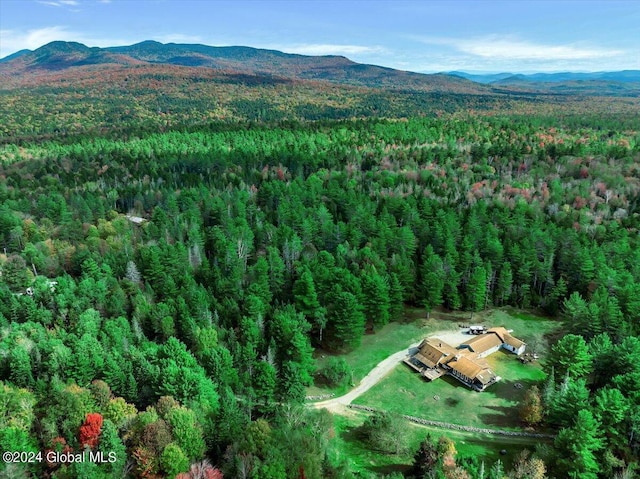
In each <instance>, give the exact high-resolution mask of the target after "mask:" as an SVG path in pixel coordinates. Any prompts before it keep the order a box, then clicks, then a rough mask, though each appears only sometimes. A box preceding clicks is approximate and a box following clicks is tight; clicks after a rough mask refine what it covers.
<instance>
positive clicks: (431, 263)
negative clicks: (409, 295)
mask: <svg viewBox="0 0 640 479" xmlns="http://www.w3.org/2000/svg"><path fill="white" fill-rule="evenodd" d="M420 271H421V275H422V281H421V284H420V290H419V291H420V294H421V300H422V304H423V305H424V307H425V309H426V310H427V318H429V315H430V314H431V311H432V310H433V308H435V307H436V306H440V305H441V304H442V301H443V299H442V291H443V289H444V284H445V277H446V275H445V272H444V269H443V264H442V259H440V257H439V256H438V255H437V254H436V253H435V252H434V251H433V247H432V246H431V245H427V247H426V248H425V251H424V255H423V260H422V267H421V269H420Z"/></svg>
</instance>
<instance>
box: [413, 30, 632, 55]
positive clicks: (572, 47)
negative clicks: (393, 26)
mask: <svg viewBox="0 0 640 479" xmlns="http://www.w3.org/2000/svg"><path fill="white" fill-rule="evenodd" d="M414 39H417V40H419V41H421V42H423V43H426V44H430V45H443V46H449V47H452V48H454V49H456V50H458V51H460V52H462V53H466V54H469V55H473V56H476V57H481V58H487V59H495V60H543V61H544V60H546V61H562V60H596V59H600V58H610V57H612V56H619V55H622V54H623V53H624V51H623V50H613V49H606V48H599V47H593V46H588V45H582V46H581V45H579V44H577V43H569V44H564V45H552V44H544V43H535V42H529V41H526V40H520V39H518V38H515V37H511V36H498V35H488V36H484V37H477V38H470V39H467V38H464V39H462V38H430V37H414Z"/></svg>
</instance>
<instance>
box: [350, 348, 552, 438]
mask: <svg viewBox="0 0 640 479" xmlns="http://www.w3.org/2000/svg"><path fill="white" fill-rule="evenodd" d="M487 361H488V362H489V364H490V365H491V367H492V369H493V370H494V371H495V373H496V374H498V375H499V376H501V377H502V379H501V380H500V381H499V382H498V383H497V384H494V385H492V386H490V387H489V388H487V390H486V391H483V392H480V393H479V392H476V391H473V390H470V389H469V388H467V387H466V386H464V385H463V384H462V383H460V382H458V381H457V380H455V379H453V378H452V377H450V376H444V377H442V378H439V379H436V380H435V381H433V382H427V381H425V380H424V379H423V378H422V377H421V376H420V375H419V374H418V373H416V372H415V371H414V370H412V369H410V368H409V367H407V366H406V365H404V364H400V365H398V366H397V367H396V368H395V370H394V371H393V372H392V373H391V374H390V375H389V376H387V377H386V378H384V379H383V380H382V381H380V382H379V383H378V384H377V385H375V386H374V387H373V388H371V389H370V390H369V391H367V392H366V393H365V394H363V395H362V396H360V397H359V398H357V399H356V400H355V401H354V404H364V405H367V406H371V407H375V408H379V409H383V410H386V411H392V412H396V413H399V414H407V415H410V416H417V417H422V418H425V419H431V420H434V421H442V422H449V423H453V424H461V425H465V426H476V427H489V428H505V429H520V428H521V423H520V420H519V418H518V404H519V402H520V400H521V399H522V398H523V397H524V394H525V391H526V390H527V389H528V388H529V387H531V386H532V385H533V384H536V383H539V382H540V381H542V380H543V379H544V373H543V372H542V370H541V369H540V366H539V365H536V364H522V363H520V361H518V360H517V359H516V357H515V356H514V355H512V354H510V353H507V352H502V351H499V352H497V353H494V354H492V355H491V356H489V357H487ZM516 383H520V384H522V386H523V387H522V388H521V389H518V388H516V387H515V384H516ZM434 397H438V399H434Z"/></svg>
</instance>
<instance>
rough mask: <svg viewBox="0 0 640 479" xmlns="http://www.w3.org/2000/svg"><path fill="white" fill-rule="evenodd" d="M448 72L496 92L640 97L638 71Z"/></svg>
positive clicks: (639, 73) (639, 75)
mask: <svg viewBox="0 0 640 479" xmlns="http://www.w3.org/2000/svg"><path fill="white" fill-rule="evenodd" d="M448 74H449V75H454V76H459V77H461V78H466V79H468V80H471V81H474V82H478V83H482V84H486V85H488V86H492V87H494V88H496V91H499V92H504V91H505V90H503V89H506V90H507V91H511V92H516V91H517V92H525V91H527V92H535V93H544V94H552V95H590V96H640V70H623V71H618V72H592V73H576V72H560V73H532V74H522V73H519V74H513V73H495V74H473V73H466V72H458V71H454V72H449V73H448Z"/></svg>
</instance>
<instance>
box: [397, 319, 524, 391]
mask: <svg viewBox="0 0 640 479" xmlns="http://www.w3.org/2000/svg"><path fill="white" fill-rule="evenodd" d="M479 328H482V330H480V329H479ZM479 331H482V332H479ZM469 333H470V334H474V335H476V337H474V338H471V339H469V340H468V341H465V342H464V343H462V344H460V345H459V346H458V347H457V348H454V347H453V346H451V345H449V344H447V343H446V342H444V341H442V340H440V339H438V338H427V339H425V340H423V341H422V342H421V343H420V345H419V346H418V350H417V351H416V352H415V353H414V354H413V355H411V356H410V357H409V358H407V359H405V360H404V362H405V364H407V365H408V366H410V367H411V368H412V369H414V370H416V371H418V372H419V373H420V374H421V375H422V376H423V377H425V378H426V379H428V380H430V381H433V380H434V379H437V378H439V377H441V376H444V375H445V374H449V375H450V376H453V377H455V378H456V379H457V380H458V381H460V382H462V383H464V384H465V385H467V386H468V387H470V388H472V389H475V390H476V391H484V389H485V388H487V387H488V386H490V385H491V384H493V383H495V382H497V381H499V380H500V376H498V375H496V374H495V373H494V372H493V371H492V370H491V368H490V367H489V364H488V363H487V362H486V361H485V360H484V358H485V357H487V356H489V355H490V354H493V353H495V352H496V351H498V350H499V349H500V348H504V349H506V350H507V351H510V352H512V353H514V354H516V355H518V356H520V355H521V354H522V353H524V350H525V348H526V344H525V343H524V342H523V341H520V340H519V339H517V338H515V337H514V336H512V335H511V332H510V331H508V330H507V329H505V328H503V327H497V328H490V329H485V328H484V327H483V326H480V327H475V328H474V329H472V328H469Z"/></svg>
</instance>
